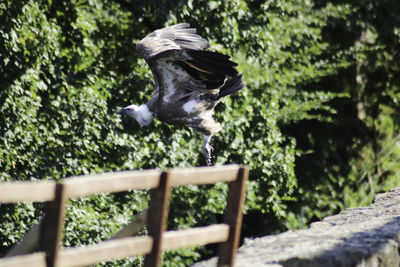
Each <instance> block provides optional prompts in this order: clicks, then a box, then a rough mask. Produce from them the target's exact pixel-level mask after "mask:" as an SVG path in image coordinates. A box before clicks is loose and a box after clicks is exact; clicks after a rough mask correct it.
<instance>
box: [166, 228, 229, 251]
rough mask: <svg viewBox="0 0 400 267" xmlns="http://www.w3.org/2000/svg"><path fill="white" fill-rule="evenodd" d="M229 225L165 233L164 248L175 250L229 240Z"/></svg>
mask: <svg viewBox="0 0 400 267" xmlns="http://www.w3.org/2000/svg"><path fill="white" fill-rule="evenodd" d="M228 237H229V225H227V224H214V225H210V226H204V227H197V228H191V229H185V230H179V231H169V232H165V233H164V239H163V244H162V250H174V249H179V248H185V247H195V246H204V245H207V244H213V243H220V242H225V241H227V240H228Z"/></svg>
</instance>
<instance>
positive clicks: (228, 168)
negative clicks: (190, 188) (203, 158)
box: [169, 165, 240, 186]
mask: <svg viewBox="0 0 400 267" xmlns="http://www.w3.org/2000/svg"><path fill="white" fill-rule="evenodd" d="M239 169H240V166H239V165H225V166H217V167H212V168H210V167H197V168H188V169H171V170H170V171H169V173H170V176H171V186H181V185H188V184H192V185H196V184H215V183H217V182H231V181H235V180H236V178H237V176H238V173H239Z"/></svg>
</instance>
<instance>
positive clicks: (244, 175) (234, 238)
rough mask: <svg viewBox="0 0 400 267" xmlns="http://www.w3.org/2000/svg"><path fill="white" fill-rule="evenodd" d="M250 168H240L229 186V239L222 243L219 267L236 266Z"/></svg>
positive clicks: (227, 215)
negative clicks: (236, 177)
mask: <svg viewBox="0 0 400 267" xmlns="http://www.w3.org/2000/svg"><path fill="white" fill-rule="evenodd" d="M248 176H249V170H248V168H245V167H242V168H240V171H239V175H238V179H237V181H235V182H232V183H230V184H229V191H228V199H227V207H226V211H225V218H224V223H226V224H228V225H229V239H228V241H226V242H224V243H221V244H220V246H219V252H218V266H231V267H233V266H234V263H235V256H236V250H237V248H238V245H239V240H240V231H241V229H242V218H243V214H242V209H243V202H244V197H245V192H246V181H247V179H248Z"/></svg>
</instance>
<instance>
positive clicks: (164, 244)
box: [0, 165, 248, 267]
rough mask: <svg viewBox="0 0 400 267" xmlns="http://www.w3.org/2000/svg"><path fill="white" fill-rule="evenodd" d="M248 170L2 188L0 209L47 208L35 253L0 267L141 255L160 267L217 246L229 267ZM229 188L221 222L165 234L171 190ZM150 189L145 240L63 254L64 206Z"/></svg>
mask: <svg viewBox="0 0 400 267" xmlns="http://www.w3.org/2000/svg"><path fill="white" fill-rule="evenodd" d="M247 178H248V168H246V167H241V166H238V165H227V166H221V167H200V168H192V169H171V170H167V171H154V170H148V171H147V170H146V171H126V172H116V173H108V174H101V175H90V176H82V177H73V178H68V179H64V180H62V181H61V182H59V183H56V182H51V181H47V182H46V181H42V182H34V181H26V182H1V183H0V203H17V202H21V201H34V202H46V208H45V216H44V218H43V221H42V223H41V225H40V229H39V234H38V236H39V250H38V251H39V252H35V253H30V254H25V255H18V256H12V257H4V258H2V259H0V266H51V267H53V266H87V265H92V264H96V263H99V262H103V261H110V260H115V259H121V258H124V257H132V256H138V255H145V258H144V266H160V264H161V253H162V251H166V250H174V249H179V248H184V247H193V246H202V245H206V244H212V243H220V245H219V252H218V266H233V264H234V260H235V253H236V249H237V247H238V243H239V238H240V230H241V225H242V206H243V201H244V194H245V183H246V180H247ZM217 182H228V183H229V191H228V198H227V205H226V210H225V217H224V221H223V223H221V224H214V225H210V226H205V227H197V228H191V229H185V230H177V231H166V229H165V228H166V223H167V217H168V210H169V199H170V189H171V187H174V186H184V185H189V184H192V185H200V184H215V183H217ZM146 189H151V198H150V203H149V209H148V214H147V230H148V235H146V236H136V237H132V236H129V237H123V238H118V239H112V240H107V241H103V242H101V243H98V244H95V245H88V246H85V247H79V248H74V247H71V248H62V247H61V241H62V240H61V238H62V235H63V231H64V217H65V210H66V202H67V201H68V199H70V198H79V197H84V196H90V195H95V194H99V193H115V192H121V191H128V190H146Z"/></svg>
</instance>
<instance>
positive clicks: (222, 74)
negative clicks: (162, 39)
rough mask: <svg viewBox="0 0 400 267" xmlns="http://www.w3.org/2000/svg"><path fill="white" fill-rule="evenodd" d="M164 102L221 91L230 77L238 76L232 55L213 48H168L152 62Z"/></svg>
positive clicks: (150, 62)
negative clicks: (205, 49) (217, 51)
mask: <svg viewBox="0 0 400 267" xmlns="http://www.w3.org/2000/svg"><path fill="white" fill-rule="evenodd" d="M148 63H149V65H150V67H151V68H152V69H153V72H154V75H155V77H156V79H157V80H158V82H159V90H160V94H159V96H160V98H161V101H162V102H164V103H168V102H170V101H172V100H173V102H175V101H178V100H179V101H182V100H183V99H186V100H187V99H189V98H194V97H197V96H199V95H200V94H204V93H212V94H218V91H219V88H221V87H222V86H223V85H224V83H225V80H226V77H227V76H235V75H237V71H236V70H235V66H236V65H237V64H236V63H235V62H232V61H230V60H229V56H226V55H223V54H220V53H216V52H209V51H198V50H168V51H165V52H163V53H161V54H159V55H157V56H155V57H153V58H151V59H150V60H149V61H148Z"/></svg>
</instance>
